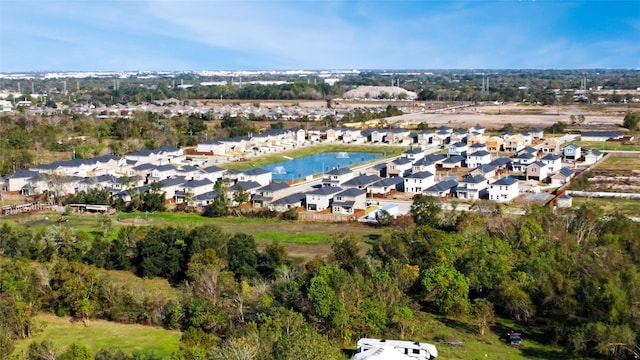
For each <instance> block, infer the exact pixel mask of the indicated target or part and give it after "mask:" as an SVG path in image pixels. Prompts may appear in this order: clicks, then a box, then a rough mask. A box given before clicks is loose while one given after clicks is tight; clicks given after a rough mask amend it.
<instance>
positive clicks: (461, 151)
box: [447, 141, 467, 156]
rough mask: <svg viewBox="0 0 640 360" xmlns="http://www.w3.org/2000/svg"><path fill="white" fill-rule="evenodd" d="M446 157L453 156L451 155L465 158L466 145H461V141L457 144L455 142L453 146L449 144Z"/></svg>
mask: <svg viewBox="0 0 640 360" xmlns="http://www.w3.org/2000/svg"><path fill="white" fill-rule="evenodd" d="M447 155H449V156H453V155H459V156H466V155H467V144H465V143H463V142H462V141H458V142H455V143H453V144H450V145H449V146H448V147H447Z"/></svg>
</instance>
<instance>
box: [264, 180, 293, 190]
mask: <svg viewBox="0 0 640 360" xmlns="http://www.w3.org/2000/svg"><path fill="white" fill-rule="evenodd" d="M288 187H289V185H287V183H285V182H273V183H271V184H268V185H265V186H263V187H261V188H259V189H258V191H260V192H261V191H278V190H282V189H286V188H288Z"/></svg>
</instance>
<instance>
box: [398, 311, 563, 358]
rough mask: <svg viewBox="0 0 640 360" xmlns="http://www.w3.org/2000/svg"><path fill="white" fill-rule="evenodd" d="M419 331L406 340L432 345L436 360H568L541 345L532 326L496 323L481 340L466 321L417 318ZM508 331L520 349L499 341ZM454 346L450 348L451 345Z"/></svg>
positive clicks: (541, 335) (538, 333)
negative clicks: (519, 336)
mask: <svg viewBox="0 0 640 360" xmlns="http://www.w3.org/2000/svg"><path fill="white" fill-rule="evenodd" d="M419 316H421V317H422V319H420V320H421V323H422V324H423V326H422V327H420V328H418V329H415V331H414V333H413V334H412V335H411V336H408V338H412V339H414V338H415V339H420V341H424V342H428V343H432V344H434V345H436V347H437V349H438V359H439V360H449V359H464V360H467V359H478V360H479V359H501V360H521V359H541V360H542V359H569V358H572V356H571V354H568V353H566V352H564V351H563V350H562V349H561V348H559V347H554V346H549V345H545V344H543V342H545V341H548V340H545V333H544V331H542V330H541V329H538V328H536V327H533V326H526V327H525V328H522V326H521V325H518V324H515V323H513V322H510V321H508V320H504V319H500V318H498V319H496V324H495V325H494V326H492V327H491V331H488V332H486V333H485V334H484V335H483V336H480V335H479V334H478V330H477V328H476V327H475V326H474V325H473V324H472V323H470V322H469V321H467V320H466V319H460V320H458V319H450V318H445V317H439V316H433V315H430V314H420V315H419ZM509 330H515V331H518V332H520V333H521V334H522V338H523V340H522V345H521V346H517V347H516V346H510V345H507V344H506V343H505V342H504V341H502V340H500V335H502V334H505V333H506V332H507V331H509ZM450 344H453V345H450Z"/></svg>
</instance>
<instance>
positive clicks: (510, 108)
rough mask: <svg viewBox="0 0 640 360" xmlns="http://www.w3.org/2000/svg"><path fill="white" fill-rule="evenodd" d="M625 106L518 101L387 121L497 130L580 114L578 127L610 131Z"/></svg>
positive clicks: (540, 124)
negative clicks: (594, 108) (600, 107)
mask: <svg viewBox="0 0 640 360" xmlns="http://www.w3.org/2000/svg"><path fill="white" fill-rule="evenodd" d="M625 111H626V110H625V109H624V108H620V109H611V110H610V111H607V112H602V111H597V112H596V111H588V109H587V108H585V107H581V106H561V107H556V106H524V105H519V104H503V105H487V106H473V107H468V108H464V109H454V110H449V111H446V112H441V113H433V112H432V113H413V114H404V115H401V116H397V117H394V118H392V119H391V121H390V122H393V121H399V122H412V123H420V122H423V121H426V122H427V124H429V126H431V127H436V126H441V125H447V126H450V127H453V128H468V127H471V126H474V125H480V126H483V127H485V128H487V129H500V128H502V127H504V126H505V125H506V124H511V125H513V126H514V127H515V128H534V127H537V128H545V127H548V126H551V125H553V124H554V123H556V122H558V121H562V122H564V123H566V124H570V123H571V115H574V116H576V117H578V115H584V117H585V121H584V123H583V124H581V126H580V127H581V128H584V129H590V130H595V129H597V130H613V129H618V128H619V126H620V125H622V120H623V118H624V115H625Z"/></svg>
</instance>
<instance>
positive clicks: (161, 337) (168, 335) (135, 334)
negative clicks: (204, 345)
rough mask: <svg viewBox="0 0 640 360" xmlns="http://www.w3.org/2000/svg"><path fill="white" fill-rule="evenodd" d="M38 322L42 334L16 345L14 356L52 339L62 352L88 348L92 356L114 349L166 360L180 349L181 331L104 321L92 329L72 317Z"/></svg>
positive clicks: (44, 316) (40, 318) (42, 317)
mask: <svg viewBox="0 0 640 360" xmlns="http://www.w3.org/2000/svg"><path fill="white" fill-rule="evenodd" d="M37 321H38V322H39V323H40V324H41V326H42V332H40V333H39V334H38V335H37V336H35V337H34V338H32V339H26V340H21V341H19V342H18V343H17V345H16V350H15V351H14V355H18V354H20V353H26V350H27V348H28V347H29V344H31V343H32V342H34V341H38V342H39V341H43V340H49V341H51V342H52V343H53V345H54V346H55V347H56V349H58V350H59V351H64V349H65V348H66V347H67V346H69V345H70V344H73V343H75V344H79V345H84V346H86V347H88V348H89V349H90V350H91V352H92V353H94V354H95V353H96V352H97V351H98V350H100V349H105V348H113V349H119V350H122V351H123V352H125V353H130V354H133V353H139V354H144V355H154V356H157V357H160V358H163V359H167V358H170V357H171V354H172V353H174V352H175V351H177V350H178V346H179V344H180V336H181V334H180V332H177V331H169V330H165V329H161V328H155V327H149V326H143V325H125V324H118V323H114V322H109V321H104V320H91V321H89V322H88V326H84V325H83V324H82V322H79V321H71V318H69V317H57V316H55V315H52V314H44V313H43V314H40V315H38V317H37Z"/></svg>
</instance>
